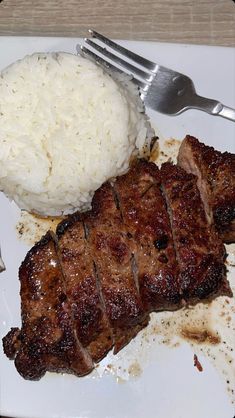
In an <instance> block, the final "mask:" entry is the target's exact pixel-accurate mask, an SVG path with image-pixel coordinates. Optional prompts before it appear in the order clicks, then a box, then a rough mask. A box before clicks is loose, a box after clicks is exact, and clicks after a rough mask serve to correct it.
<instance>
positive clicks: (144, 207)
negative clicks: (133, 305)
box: [114, 160, 181, 311]
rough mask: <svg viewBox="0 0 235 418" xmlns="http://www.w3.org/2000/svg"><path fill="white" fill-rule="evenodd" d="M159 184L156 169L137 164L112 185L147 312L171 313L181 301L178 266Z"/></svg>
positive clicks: (150, 165)
mask: <svg viewBox="0 0 235 418" xmlns="http://www.w3.org/2000/svg"><path fill="white" fill-rule="evenodd" d="M160 182H161V179H160V174H159V170H158V168H157V166H156V165H155V164H153V163H147V162H146V161H144V160H139V161H138V162H137V163H136V164H135V165H134V166H133V167H132V168H131V170H129V172H128V173H127V174H125V175H124V176H121V177H118V178H117V180H116V182H115V184H114V188H115V191H116V194H117V198H118V201H119V204H120V208H121V212H122V216H123V221H124V224H125V227H126V230H127V232H128V236H129V241H130V242H131V243H132V247H133V251H134V254H135V263H136V269H137V270H136V274H137V276H138V280H139V289H140V294H141V299H142V301H143V304H144V307H145V309H146V310H147V311H153V310H162V309H175V308H176V307H177V306H178V305H179V302H180V300H181V295H180V288H179V284H178V266H177V263H176V258H175V250H174V246H173V240H172V233H171V228H170V222H169V217H168V213H167V209H166V205H165V201H164V198H163V196H162V192H161V189H160Z"/></svg>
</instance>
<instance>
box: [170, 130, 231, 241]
mask: <svg viewBox="0 0 235 418" xmlns="http://www.w3.org/2000/svg"><path fill="white" fill-rule="evenodd" d="M178 164H179V165H180V166H181V167H183V168H184V169H185V170H186V171H187V172H189V173H192V174H195V175H196V176H197V177H198V181H197V185H198V188H199V190H200V193H201V198H202V200H203V203H204V205H205V210H206V213H207V217H208V219H209V221H210V222H212V221H213V219H214V222H215V225H216V228H217V230H218V232H219V234H220V236H221V238H222V240H223V241H225V242H228V243H229V242H234V241H235V154H230V153H229V152H224V153H222V152H219V151H216V150H214V148H213V147H209V146H207V145H204V144H202V143H201V142H199V141H198V139H196V138H194V137H192V136H189V135H187V136H186V138H185V139H184V140H183V142H182V144H181V146H180V150H179V155H178Z"/></svg>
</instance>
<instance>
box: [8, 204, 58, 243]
mask: <svg viewBox="0 0 235 418" xmlns="http://www.w3.org/2000/svg"><path fill="white" fill-rule="evenodd" d="M62 219H63V218H59V217H58V218H53V217H48V218H41V217H39V216H37V215H33V214H31V213H28V212H26V211H23V210H22V211H21V213H20V219H19V221H18V222H17V224H16V232H17V236H18V238H19V239H20V240H22V241H24V243H25V244H27V245H29V246H32V245H34V244H35V243H36V242H38V241H39V240H40V239H41V237H42V236H43V235H45V234H46V233H47V231H49V230H51V231H53V232H55V230H56V227H57V225H58V223H59V222H60V221H62Z"/></svg>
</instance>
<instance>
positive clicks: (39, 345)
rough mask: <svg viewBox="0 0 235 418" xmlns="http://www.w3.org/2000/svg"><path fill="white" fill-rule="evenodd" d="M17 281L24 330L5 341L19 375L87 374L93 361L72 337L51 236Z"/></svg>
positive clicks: (33, 251) (34, 251)
mask: <svg viewBox="0 0 235 418" xmlns="http://www.w3.org/2000/svg"><path fill="white" fill-rule="evenodd" d="M19 277H20V282H21V291H20V293H21V301H22V302H21V310H22V329H21V331H19V330H18V328H13V329H12V330H11V331H10V332H9V333H8V334H7V336H6V337H4V339H3V345H4V350H5V353H6V354H7V355H8V356H9V357H10V358H15V365H16V368H17V370H18V372H19V373H20V374H21V375H22V376H23V377H24V378H25V379H39V378H41V377H42V376H43V375H44V374H45V372H46V371H60V372H68V373H74V374H76V375H78V376H81V375H84V374H87V373H89V372H90V371H91V370H92V369H93V363H92V360H91V358H90V356H89V354H88V353H87V351H86V350H85V349H84V348H83V347H82V345H81V343H80V342H79V340H78V338H77V336H76V332H75V329H74V323H73V320H72V318H71V312H70V307H69V304H68V301H67V296H66V294H65V286H64V281H63V277H62V272H61V268H60V265H59V262H58V258H57V252H56V241H55V236H54V234H53V233H51V232H48V233H47V234H46V235H45V236H44V237H43V238H42V239H41V241H39V242H38V243H37V244H36V245H35V246H34V247H33V248H32V249H31V250H30V251H29V252H28V254H27V255H26V258H25V260H24V261H23V263H22V264H21V266H20V270H19Z"/></svg>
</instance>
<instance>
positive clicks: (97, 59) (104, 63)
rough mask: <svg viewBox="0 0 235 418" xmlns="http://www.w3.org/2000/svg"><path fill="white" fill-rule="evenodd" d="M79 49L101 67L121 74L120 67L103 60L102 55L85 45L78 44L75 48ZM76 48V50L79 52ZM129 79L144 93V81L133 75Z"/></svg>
mask: <svg viewBox="0 0 235 418" xmlns="http://www.w3.org/2000/svg"><path fill="white" fill-rule="evenodd" d="M78 49H79V50H80V51H81V52H82V55H84V56H87V57H88V58H91V59H92V60H93V61H95V62H97V63H98V64H100V65H101V66H102V67H105V68H106V69H108V70H112V71H116V72H118V73H120V74H123V71H122V70H120V68H118V67H116V66H115V65H112V64H110V63H109V62H107V61H105V60H104V59H103V58H102V57H100V56H99V55H96V54H95V53H94V52H92V51H90V50H89V49H87V48H86V47H85V46H80V45H79V48H77V50H78ZM79 50H78V52H79ZM131 81H132V82H133V83H134V84H136V85H137V86H138V87H139V88H140V89H141V90H142V91H143V92H142V94H145V91H146V88H147V87H148V85H147V84H146V83H143V82H142V81H141V80H138V79H137V78H135V77H133V78H132V79H131Z"/></svg>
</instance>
